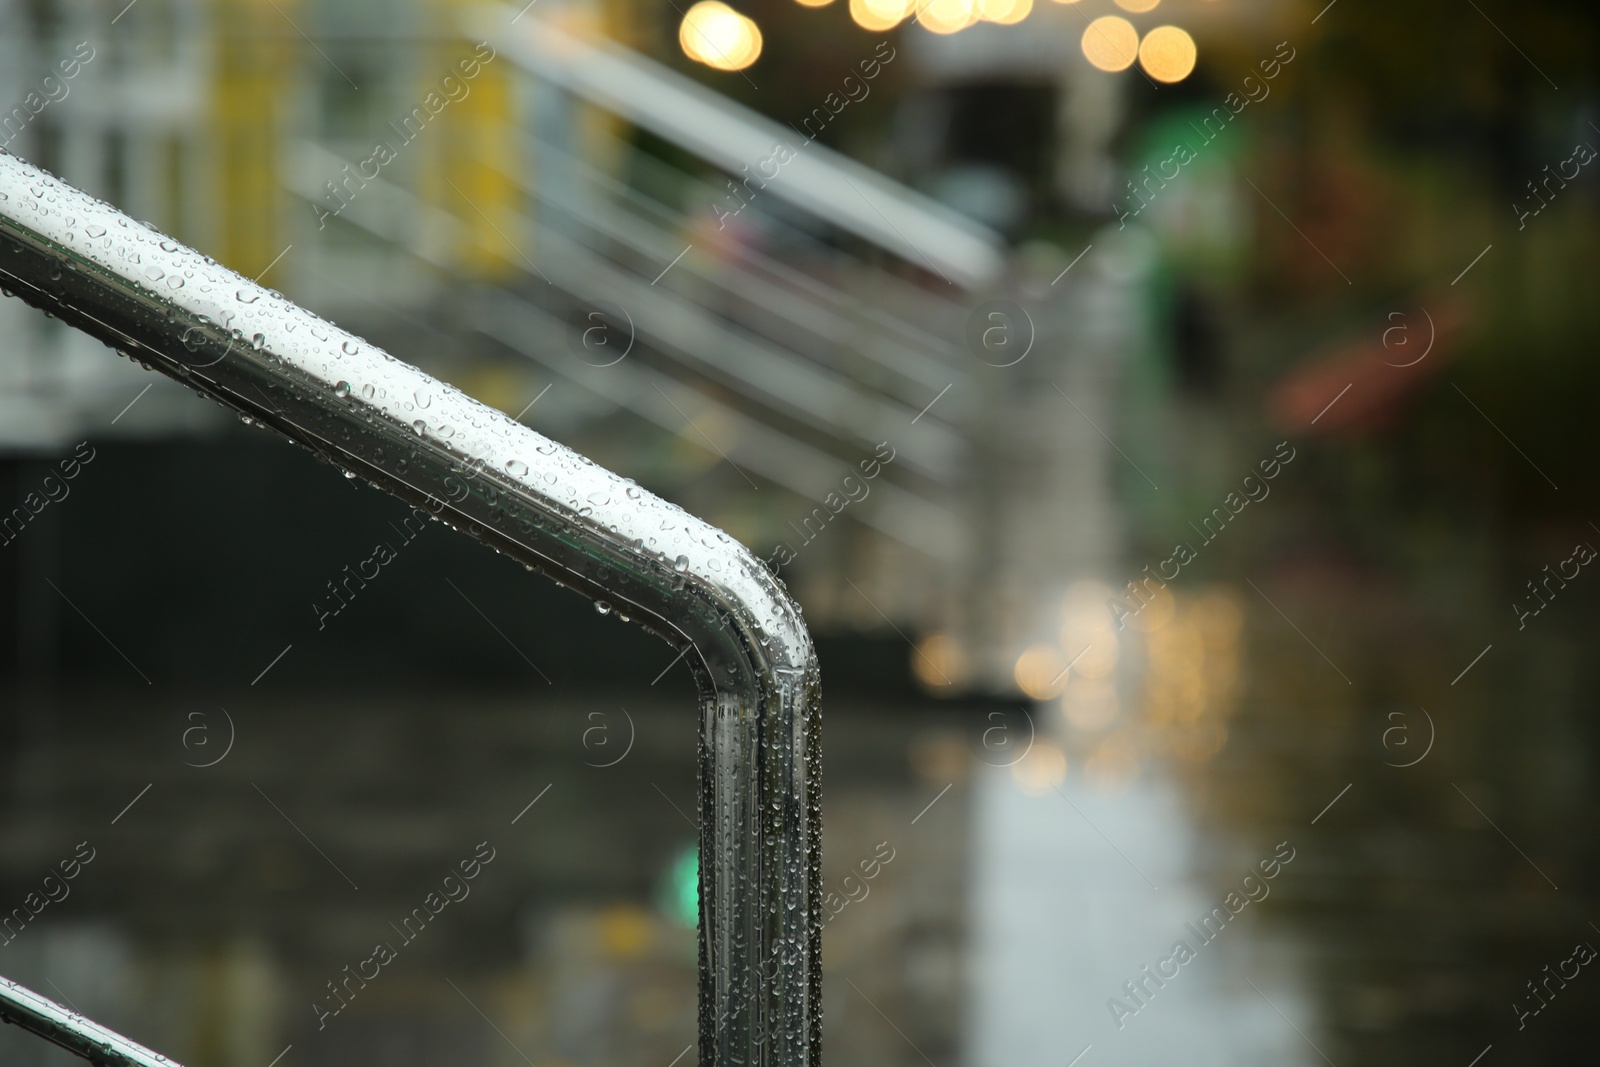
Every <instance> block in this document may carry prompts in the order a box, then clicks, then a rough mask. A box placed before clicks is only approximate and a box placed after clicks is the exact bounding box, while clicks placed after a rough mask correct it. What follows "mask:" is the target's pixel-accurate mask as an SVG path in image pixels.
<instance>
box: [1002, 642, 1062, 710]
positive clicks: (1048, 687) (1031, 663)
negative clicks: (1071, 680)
mask: <svg viewBox="0 0 1600 1067" xmlns="http://www.w3.org/2000/svg"><path fill="white" fill-rule="evenodd" d="M1013 674H1014V676H1015V677H1016V679H1017V688H1018V689H1021V690H1022V691H1023V692H1024V693H1026V694H1028V695H1029V696H1030V697H1032V698H1033V699H1035V700H1049V699H1050V698H1051V697H1053V696H1055V695H1056V694H1058V693H1060V692H1061V690H1062V689H1064V688H1065V687H1066V684H1067V661H1066V660H1064V659H1062V658H1061V653H1060V651H1059V650H1057V649H1055V648H1053V647H1051V646H1050V645H1034V646H1033V647H1032V648H1030V649H1028V650H1027V651H1026V652H1024V653H1023V654H1022V655H1020V656H1018V657H1017V666H1016V669H1015V671H1014V672H1013Z"/></svg>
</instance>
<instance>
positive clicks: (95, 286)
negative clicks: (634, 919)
mask: <svg viewBox="0 0 1600 1067" xmlns="http://www.w3.org/2000/svg"><path fill="white" fill-rule="evenodd" d="M0 286H3V287H5V288H6V289H9V290H12V291H13V292H14V294H15V295H17V296H19V297H21V298H22V299H23V300H24V301H26V302H27V303H29V304H32V305H33V306H35V307H38V308H41V309H43V310H45V311H48V312H50V313H51V314H54V315H56V316H57V317H58V318H60V319H61V320H62V321H64V322H66V323H68V324H69V325H71V326H75V327H77V328H78V329H80V330H83V331H84V332H86V333H88V334H90V335H92V336H94V337H96V338H98V339H99V340H101V341H103V342H105V343H106V344H107V345H110V346H111V347H113V348H115V349H116V350H117V351H118V352H119V353H121V354H122V355H125V356H127V357H128V358H130V359H135V360H138V361H140V362H142V363H144V364H145V365H147V366H148V367H149V368H150V369H153V370H158V371H160V372H162V373H163V374H166V375H168V376H170V377H172V378H175V379H177V380H178V381H179V382H182V383H183V384H184V385H187V386H188V387H190V388H191V389H194V390H195V391H196V392H199V393H200V394H201V395H202V396H207V397H210V398H212V399H214V400H216V401H217V402H218V403H220V404H222V405H224V406H225V407H229V408H232V409H234V410H235V411H238V412H240V413H241V414H242V415H244V416H245V417H246V418H247V419H249V420H252V421H254V422H257V423H259V424H261V425H263V426H266V427H268V428H270V429H273V430H277V431H278V432H280V433H282V434H283V435H284V436H286V437H287V438H288V439H289V440H290V441H292V442H294V443H296V444H300V445H303V446H304V447H306V448H308V449H310V450H311V451H312V452H314V453H316V454H317V455H318V456H320V457H322V458H324V459H326V460H327V461H328V462H330V463H332V464H333V465H335V466H336V467H338V468H340V469H341V470H343V471H344V472H345V474H346V475H348V476H350V477H359V478H363V479H366V480H367V481H368V482H370V483H371V484H373V485H374V486H376V487H378V488H381V489H383V490H385V491H387V492H390V493H392V494H394V495H395V496H397V497H400V498H401V499H402V500H405V501H407V502H409V503H411V504H413V505H416V506H419V507H422V508H425V509H426V510H428V511H429V512H430V513H431V514H432V515H434V517H436V518H438V519H440V520H441V521H443V522H445V523H447V524H449V525H451V526H453V527H455V528H456V529H459V530H462V531H463V532H465V533H467V534H469V535H470V536H472V537H474V538H476V539H478V540H480V541H482V542H484V543H485V544H487V545H489V546H490V547H492V548H494V549H495V550H496V551H498V552H502V553H505V554H506V555H509V556H512V557H513V558H516V559H518V560H520V561H521V562H523V563H524V564H525V565H526V566H527V567H528V568H529V569H531V570H538V571H544V572H547V573H549V574H550V575H551V576H552V577H554V578H556V580H557V581H558V583H560V584H564V585H567V586H570V587H572V588H573V589H576V590H577V591H578V592H580V593H582V594H583V595H585V596H588V597H590V598H591V599H593V600H594V601H595V602H596V606H597V607H598V608H599V609H600V610H602V611H607V612H616V613H617V614H619V615H620V616H622V617H623V618H626V619H632V620H634V621H637V622H639V623H640V624H641V625H643V626H645V627H646V628H647V629H649V630H650V631H652V632H654V633H656V634H657V635H659V636H661V637H663V638H665V639H666V640H667V641H668V642H669V643H671V644H673V645H674V646H675V647H678V648H683V649H685V650H686V652H687V654H686V656H685V659H686V661H687V662H688V663H689V665H690V668H691V670H692V671H693V673H694V675H695V679H696V683H697V686H698V689H699V694H700V706H701V725H700V790H699V792H700V795H699V808H700V998H699V1004H700V1006H699V1012H700V1064H701V1065H702V1067H731V1065H733V1064H744V1065H750V1067H758V1065H770V1067H814V1065H816V1064H817V1063H818V1062H819V1059H820V1042H821V896H820V892H819V889H818V885H819V879H820V873H819V861H820V855H821V809H820V796H819V790H820V780H821V779H820V772H821V768H820V737H819V733H818V728H819V724H818V711H817V705H818V692H819V690H818V672H817V663H816V655H815V652H814V650H813V648H812V644H811V639H810V635H809V634H808V633H807V631H806V628H805V625H804V622H803V621H802V619H801V617H800V609H799V607H798V606H797V605H796V604H795V603H794V601H793V600H791V599H790V597H789V596H788V594H787V593H786V591H785V590H784V588H783V586H782V584H781V583H780V582H779V581H778V580H777V578H776V577H774V576H773V575H772V574H771V573H770V572H769V571H768V570H767V569H766V567H765V566H764V565H763V564H761V563H760V562H759V561H758V560H757V559H756V558H755V557H754V556H752V555H751V554H750V553H749V552H748V551H747V550H746V549H745V548H744V547H742V546H741V545H739V544H738V543H737V542H735V541H734V540H733V539H732V538H730V537H729V536H728V535H727V534H725V533H722V532H721V531H719V530H717V529H716V528H715V527H712V526H710V525H709V524H707V523H705V522H702V521H701V520H699V519H697V518H695V517H694V516H692V515H690V514H688V513H687V512H685V511H683V510H682V509H680V508H678V507H676V506H674V505H672V504H670V503H668V502H666V501H664V500H661V499H659V498H658V497H656V496H654V495H652V494H651V493H649V492H648V491H646V490H644V489H641V488H640V487H639V486H637V485H635V484H634V483H633V482H632V481H630V480H628V479H626V478H623V477H621V476H619V475H617V474H613V473H612V472H610V471H608V470H605V469H604V468H602V467H599V466H598V465H596V464H594V463H592V462H591V461H589V460H587V459H585V458H584V457H582V456H580V455H578V454H577V453H575V452H572V451H571V450H569V449H567V448H565V447H563V446H562V445H560V444H558V443H556V442H554V441H551V440H549V439H548V438H546V437H544V436H542V435H540V434H538V433H536V432H534V431H533V430H531V429H529V428H528V427H526V426H523V425H522V424H521V423H519V422H516V421H515V420H513V419H511V418H509V417H508V416H506V415H505V414H503V413H501V412H499V411H496V410H493V409H491V408H489V407H487V406H485V405H483V404H481V403H479V402H478V401H476V400H473V399H471V398H470V397H468V396H466V395H464V394H462V393H461V392H459V391H458V390H456V389H454V388H453V387H451V386H449V385H447V384H445V383H442V382H439V381H437V380H435V379H433V378H431V377H429V376H428V375H426V374H424V373H423V372H422V371H420V370H417V369H416V368H415V367H411V366H409V365H407V364H405V363H402V362H400V361H399V360H397V359H395V358H394V357H392V356H390V355H389V354H388V353H386V352H383V351H382V350H380V349H378V348H376V347H374V346H372V345H369V344H368V343H367V342H365V341H363V340H362V339H361V338H358V337H355V336H354V335H352V334H350V333H347V332H346V331H344V330H341V329H339V328H338V327H336V326H334V325H332V324H331V323H328V322H326V321H324V320H322V319H320V318H318V317H316V316H315V315H312V314H311V313H309V312H307V311H305V310H303V309H301V308H299V307H297V306H296V305H294V304H293V303H291V302H290V301H288V300H287V299H285V298H284V297H283V296H282V295H281V294H279V293H276V292H273V291H271V290H268V289H266V288H265V287H263V286H260V285H257V284H256V283H255V282H252V281H250V280H249V279H246V278H244V277H242V276H240V275H238V274H235V273H233V272H232V271H229V270H227V269H226V268H224V267H221V266H219V265H218V264H217V263H215V262H214V261H212V260H211V259H209V258H207V257H205V256H202V255H201V254H200V253H198V252H195V251H193V250H191V249H188V248H185V247H183V246H182V245H180V244H178V243H177V242H176V241H173V240H171V239H170V238H168V237H166V236H164V235H162V234H161V233H160V232H158V231H156V230H155V229H153V228H152V227H149V226H147V225H146V224H144V223H141V222H138V221H135V220H133V219H131V218H129V217H127V216H126V215H123V214H122V213H120V212H118V211H117V210H116V209H114V208H112V207H110V206H108V205H106V204H104V203H102V202H100V201H98V200H95V199H94V198H92V197H90V196H89V195H88V194H86V193H83V192H81V191H79V190H78V189H75V188H73V187H72V186H70V185H67V184H66V183H64V182H62V181H60V180H58V179H56V178H54V177H52V176H51V175H49V174H47V173H45V172H44V171H42V170H40V169H39V168H37V167H35V166H33V165H32V164H29V163H27V162H25V161H23V160H21V159H19V158H17V157H15V156H12V155H10V154H6V153H3V152H0ZM41 1001H42V1002H43V1003H45V1004H49V1003H50V1002H48V1001H44V1000H43V998H40V997H38V996H37V995H35V994H28V993H27V992H26V991H25V990H20V987H13V986H10V985H0V1017H3V1018H5V1019H6V1020H7V1021H10V1022H16V1023H18V1024H20V1025H24V1026H27V1027H28V1028H29V1029H31V1030H33V1031H34V1032H35V1033H40V1034H42V1035H43V1036H46V1037H48V1038H50V1039H51V1040H53V1041H55V1042H56V1043H57V1044H61V1045H63V1046H64V1047H66V1048H69V1049H71V1050H72V1051H74V1052H77V1053H78V1054H79V1055H83V1056H86V1057H87V1058H89V1059H91V1060H94V1059H95V1058H96V1056H100V1059H99V1062H105V1063H131V1064H140V1065H141V1067H148V1065H149V1064H151V1063H163V1064H166V1065H167V1067H171V1065H170V1061H160V1060H157V1061H149V1060H143V1059H139V1058H138V1056H141V1055H149V1054H148V1053H147V1051H146V1050H143V1049H141V1048H140V1047H139V1046H137V1045H133V1044H132V1043H131V1042H125V1039H121V1038H118V1039H117V1040H118V1041H123V1042H124V1043H125V1044H126V1046H127V1048H126V1050H124V1049H122V1048H120V1047H118V1046H116V1045H115V1043H113V1048H112V1050H108V1051H105V1052H103V1053H97V1052H95V1051H93V1050H95V1049H98V1048H100V1046H101V1044H102V1043H103V1042H104V1041H105V1040H106V1038H107V1037H108V1036H109V1037H116V1035H111V1034H110V1032H109V1031H105V1030H103V1029H102V1028H100V1027H97V1026H94V1025H93V1024H91V1023H89V1022H87V1021H86V1020H83V1019H82V1018H81V1017H79V1016H77V1015H76V1013H64V1014H63V1013H51V1012H44V1013H41V1012H40V1011H39V1002H41ZM112 1056H121V1057H123V1058H122V1059H115V1058H110V1057H112Z"/></svg>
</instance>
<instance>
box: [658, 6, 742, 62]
mask: <svg viewBox="0 0 1600 1067" xmlns="http://www.w3.org/2000/svg"><path fill="white" fill-rule="evenodd" d="M678 44H679V46H680V47H682V48H683V54H684V55H686V56H688V57H689V58H690V59H692V60H694V61H695V62H697V63H704V64H705V65H706V66H708V67H711V68H713V69H715V70H743V69H745V68H746V67H748V66H749V65H750V64H752V63H754V62H755V61H756V59H757V58H759V57H760V55H761V30H760V29H759V28H758V27H757V26H756V24H755V23H754V22H752V21H751V20H750V19H747V18H745V17H744V16H743V15H741V14H739V13H738V12H737V11H735V10H733V8H731V7H729V6H728V5H727V4H724V3H720V2H719V0H700V3H698V4H696V5H694V6H693V7H691V8H690V9H689V11H688V13H687V14H685V15H684V16H683V21H682V22H681V23H679V25H678Z"/></svg>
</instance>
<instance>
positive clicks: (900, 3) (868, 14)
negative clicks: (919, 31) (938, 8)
mask: <svg viewBox="0 0 1600 1067" xmlns="http://www.w3.org/2000/svg"><path fill="white" fill-rule="evenodd" d="M913 6H915V5H914V0H850V17H851V18H852V19H854V20H855V24H856V25H857V26H860V27H861V28H862V29H864V30H872V31H873V32H882V31H884V30H892V29H894V28H895V27H896V26H898V25H899V24H900V23H901V21H902V20H903V19H905V17H906V16H907V15H909V14H911V9H912V7H913Z"/></svg>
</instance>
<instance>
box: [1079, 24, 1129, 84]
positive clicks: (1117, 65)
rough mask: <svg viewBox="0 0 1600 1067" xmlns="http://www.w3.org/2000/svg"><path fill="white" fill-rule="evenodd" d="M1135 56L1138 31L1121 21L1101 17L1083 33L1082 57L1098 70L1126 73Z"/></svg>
mask: <svg viewBox="0 0 1600 1067" xmlns="http://www.w3.org/2000/svg"><path fill="white" fill-rule="evenodd" d="M1138 55H1139V31H1138V30H1136V29H1134V28H1133V23H1131V22H1129V21H1128V20H1127V19H1125V18H1119V17H1118V16H1116V15H1102V16H1100V17H1099V18H1097V19H1095V20H1094V21H1093V22H1091V23H1089V25H1088V27H1087V28H1086V29H1084V31H1083V57H1084V58H1085V59H1087V60H1088V61H1089V62H1090V63H1092V64H1094V65H1095V66H1096V67H1099V68H1100V69H1101V70H1104V71H1109V72H1112V73H1115V72H1116V71H1119V70H1127V69H1128V68H1129V67H1131V66H1133V61H1134V59H1136V58H1137V57H1138Z"/></svg>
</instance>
